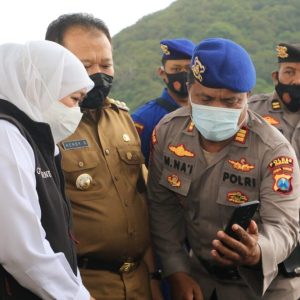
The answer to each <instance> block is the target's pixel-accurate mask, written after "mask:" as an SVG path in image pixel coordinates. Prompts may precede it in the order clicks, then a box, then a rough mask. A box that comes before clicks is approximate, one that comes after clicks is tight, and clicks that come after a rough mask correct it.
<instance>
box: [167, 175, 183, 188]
mask: <svg viewBox="0 0 300 300" xmlns="http://www.w3.org/2000/svg"><path fill="white" fill-rule="evenodd" d="M167 179H168V182H169V184H170V185H171V186H173V187H180V186H181V181H180V179H179V178H178V176H177V175H175V174H172V175H169V176H168V178H167Z"/></svg>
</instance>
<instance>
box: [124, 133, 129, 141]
mask: <svg viewBox="0 0 300 300" xmlns="http://www.w3.org/2000/svg"><path fill="white" fill-rule="evenodd" d="M123 141H124V142H129V141H130V137H129V135H128V134H127V133H124V134H123Z"/></svg>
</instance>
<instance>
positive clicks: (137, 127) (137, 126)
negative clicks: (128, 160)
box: [134, 122, 145, 135]
mask: <svg viewBox="0 0 300 300" xmlns="http://www.w3.org/2000/svg"><path fill="white" fill-rule="evenodd" d="M134 126H135V128H136V130H137V132H138V133H139V135H141V134H142V133H143V131H144V128H145V126H144V125H143V124H141V123H138V122H134Z"/></svg>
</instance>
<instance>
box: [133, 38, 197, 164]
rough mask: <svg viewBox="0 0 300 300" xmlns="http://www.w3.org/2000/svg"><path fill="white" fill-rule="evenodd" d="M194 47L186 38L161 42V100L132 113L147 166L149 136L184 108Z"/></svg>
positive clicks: (159, 72) (152, 101)
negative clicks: (173, 112) (162, 82)
mask: <svg viewBox="0 0 300 300" xmlns="http://www.w3.org/2000/svg"><path fill="white" fill-rule="evenodd" d="M194 47H195V44H194V43H193V42H192V41H190V40H188V39H185V38H180V39H165V40H162V41H161V42H160V48H161V50H162V60H161V62H162V64H161V66H160V67H159V69H158V75H159V76H160V77H161V78H162V80H163V81H164V83H165V85H166V87H165V88H164V89H163V91H162V94H161V95H160V97H158V98H156V99H153V100H151V101H149V102H147V103H146V104H144V105H142V106H141V107H139V108H138V109H137V110H136V111H135V112H134V113H133V114H132V118H133V120H134V123H135V126H136V129H137V130H138V132H139V135H140V138H141V142H142V152H143V154H144V156H145V161H146V165H148V160H149V153H150V140H151V134H152V131H153V129H154V127H155V126H156V124H157V123H158V122H159V121H160V119H161V118H162V117H163V116H164V115H166V114H167V113H169V112H171V111H173V110H175V109H177V108H179V107H180V106H184V105H187V103H188V101H187V100H188V97H187V95H188V92H187V86H186V82H187V74H188V71H189V69H190V62H191V57H192V53H193V50H194Z"/></svg>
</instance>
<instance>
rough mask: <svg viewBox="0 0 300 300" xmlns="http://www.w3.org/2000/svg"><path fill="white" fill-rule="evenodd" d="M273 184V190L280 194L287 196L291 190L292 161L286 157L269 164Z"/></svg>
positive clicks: (278, 158)
mask: <svg viewBox="0 0 300 300" xmlns="http://www.w3.org/2000/svg"><path fill="white" fill-rule="evenodd" d="M269 168H270V170H271V172H272V175H273V179H274V183H273V190H274V191H275V192H279V193H282V194H288V193H290V192H291V191H292V190H293V186H292V178H293V176H292V174H293V159H292V158H290V157H288V156H280V157H277V158H275V159H273V160H272V161H271V162H270V163H269Z"/></svg>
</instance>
